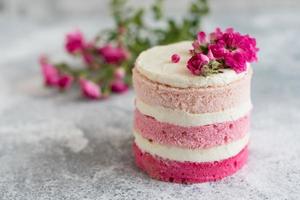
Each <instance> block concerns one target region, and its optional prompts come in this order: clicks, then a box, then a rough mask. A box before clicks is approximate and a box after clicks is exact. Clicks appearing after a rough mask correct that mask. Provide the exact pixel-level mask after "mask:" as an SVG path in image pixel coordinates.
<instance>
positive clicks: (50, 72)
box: [41, 62, 59, 86]
mask: <svg viewBox="0 0 300 200" xmlns="http://www.w3.org/2000/svg"><path fill="white" fill-rule="evenodd" d="M41 68H42V74H43V78H44V83H45V85H46V86H56V85H57V83H58V80H59V73H58V70H57V69H56V68H55V67H54V66H53V65H51V64H48V63H46V62H44V63H42V64H41Z"/></svg>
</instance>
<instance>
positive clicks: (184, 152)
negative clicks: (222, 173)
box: [133, 131, 249, 162]
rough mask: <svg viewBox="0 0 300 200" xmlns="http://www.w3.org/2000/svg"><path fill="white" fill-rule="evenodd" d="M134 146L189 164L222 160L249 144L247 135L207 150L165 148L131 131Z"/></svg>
mask: <svg viewBox="0 0 300 200" xmlns="http://www.w3.org/2000/svg"><path fill="white" fill-rule="evenodd" d="M133 135H134V137H135V143H136V145H137V146H138V147H139V148H140V149H141V150H142V151H143V152H148V153H150V154H151V155H156V156H159V157H161V158H164V159H169V160H174V161H180V162H184V161H189V162H213V161H219V160H224V159H227V158H230V157H232V156H235V155H237V154H238V153H239V152H240V151H241V150H242V149H243V148H244V147H245V146H246V145H247V144H248V142H249V133H248V134H246V135H245V136H244V137H243V138H242V139H239V140H236V141H234V142H231V143H228V144H225V145H220V146H216V147H212V148H208V149H188V148H180V147H175V146H166V145H161V144H157V143H154V142H149V140H147V139H145V138H143V137H142V136H141V135H140V134H139V133H138V132H136V131H133Z"/></svg>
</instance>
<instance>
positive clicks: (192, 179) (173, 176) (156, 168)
mask: <svg viewBox="0 0 300 200" xmlns="http://www.w3.org/2000/svg"><path fill="white" fill-rule="evenodd" d="M133 152H134V155H135V162H136V164H137V166H138V167H139V168H141V169H142V170H143V171H145V172H146V173H147V174H148V175H149V176H150V177H152V178H154V179H158V180H161V181H167V182H175V183H185V184H189V183H201V182H208V181H217V180H220V179H222V178H224V177H226V176H229V175H232V174H233V173H235V172H236V171H237V170H239V169H240V168H241V167H242V166H243V165H244V164H245V163H246V161H247V157H248V148H247V146H246V147H245V148H244V149H243V150H242V151H241V152H240V153H238V154H237V155H236V156H233V157H231V158H228V159H225V160H222V161H215V162H203V163H194V162H178V161H172V160H165V159H162V158H159V157H157V156H152V155H151V154H149V153H146V152H142V151H141V150H140V149H139V148H138V146H137V145H136V144H133Z"/></svg>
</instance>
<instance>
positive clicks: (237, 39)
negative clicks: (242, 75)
mask: <svg viewBox="0 0 300 200" xmlns="http://www.w3.org/2000/svg"><path fill="white" fill-rule="evenodd" d="M220 43H221V44H222V45H221V46H222V47H223V48H225V49H226V52H225V53H226V54H228V53H231V52H240V53H241V54H242V55H243V57H244V58H245V60H246V61H247V62H253V61H256V60H257V57H256V54H257V52H258V48H257V47H256V40H255V39H254V38H251V37H250V36H249V35H241V34H240V33H238V32H234V30H233V28H228V29H226V32H225V33H224V34H223V35H222V37H221V38H220V39H219V41H217V44H220ZM213 53H214V52H213ZM214 55H215V54H214Z"/></svg>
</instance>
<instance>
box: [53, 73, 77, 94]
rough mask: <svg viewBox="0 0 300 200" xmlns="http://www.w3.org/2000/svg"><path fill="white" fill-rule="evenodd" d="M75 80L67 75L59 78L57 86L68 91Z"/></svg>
mask: <svg viewBox="0 0 300 200" xmlns="http://www.w3.org/2000/svg"><path fill="white" fill-rule="evenodd" d="M73 80H74V78H73V77H72V76H71V75H68V74H65V75H62V76H60V77H59V79H58V83H57V86H58V87H59V88H60V89H62V90H66V89H68V88H70V87H71V85H72V83H73Z"/></svg>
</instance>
